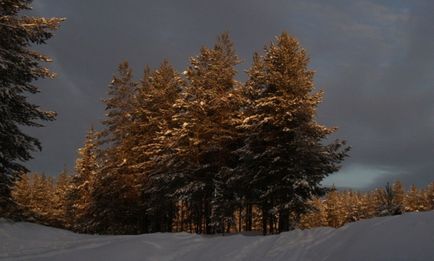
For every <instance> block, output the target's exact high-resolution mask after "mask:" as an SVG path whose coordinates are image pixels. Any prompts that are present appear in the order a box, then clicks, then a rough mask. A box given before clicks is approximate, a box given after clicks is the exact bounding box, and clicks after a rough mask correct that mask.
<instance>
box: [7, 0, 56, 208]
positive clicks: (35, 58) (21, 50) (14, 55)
mask: <svg viewBox="0 0 434 261" xmlns="http://www.w3.org/2000/svg"><path fill="white" fill-rule="evenodd" d="M30 4H31V1H27V0H8V1H4V0H3V1H0V103H1V104H2V106H0V216H2V215H6V211H7V209H6V208H7V207H10V206H12V205H13V204H12V202H11V198H10V186H11V185H12V184H13V182H14V179H15V178H16V177H17V175H18V174H19V173H20V172H23V171H26V168H25V167H24V166H23V165H22V164H21V163H19V162H22V161H27V160H29V159H31V158H32V156H31V152H33V151H35V150H37V149H39V150H40V149H41V144H40V142H39V141H38V140H37V139H36V138H34V137H30V136H28V135H27V134H25V133H24V132H23V131H22V130H21V127H22V126H36V127H40V126H42V125H41V124H40V123H39V121H50V120H53V119H54V116H55V113H53V112H48V111H43V110H41V109H40V108H39V106H37V105H35V104H32V103H30V102H29V101H28V100H27V97H28V95H29V94H34V93H37V92H38V91H39V90H38V87H36V86H35V85H34V84H33V82H34V81H35V80H37V79H41V78H52V77H54V74H53V73H51V72H50V71H49V70H48V69H47V68H44V67H43V66H41V64H40V63H41V62H48V61H50V59H49V58H48V57H47V56H45V55H42V54H40V53H37V52H35V51H33V50H31V49H30V47H31V45H33V44H45V42H46V40H48V39H49V38H51V37H52V32H53V31H55V30H56V29H57V28H58V26H59V24H60V22H61V21H62V20H63V19H60V18H50V19H46V18H43V17H32V16H24V15H21V12H22V11H24V10H30V9H31V7H30Z"/></svg>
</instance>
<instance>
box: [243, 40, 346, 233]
mask: <svg viewBox="0 0 434 261" xmlns="http://www.w3.org/2000/svg"><path fill="white" fill-rule="evenodd" d="M307 64H308V57H307V55H306V52H305V51H304V50H303V49H302V48H301V47H300V45H299V43H298V42H297V40H295V39H294V38H293V37H290V36H289V35H288V34H286V33H283V34H282V35H280V36H279V37H277V38H276V41H275V42H274V43H272V44H271V45H269V46H267V47H266V48H265V54H264V55H263V56H260V55H258V54H255V56H254V59H253V65H252V67H251V68H250V70H249V71H248V74H249V77H250V79H249V80H248V81H247V83H246V89H247V94H246V96H247V97H248V98H249V100H250V104H249V106H248V108H247V109H246V113H245V114H244V120H243V124H242V126H241V127H242V129H243V130H245V131H246V133H248V135H247V137H246V139H245V146H244V147H243V148H242V149H240V150H239V153H240V155H241V157H242V160H243V162H244V163H243V165H242V166H241V167H240V168H239V172H241V173H246V175H245V177H244V182H242V183H243V184H249V185H248V186H249V189H250V190H251V191H256V192H255V195H252V198H251V199H250V201H252V202H257V203H259V204H260V205H261V207H262V208H263V212H264V213H273V212H275V211H277V214H278V215H279V217H280V218H279V230H280V231H285V230H288V229H290V227H292V226H293V225H294V224H292V225H291V224H289V217H290V212H293V213H297V214H298V215H299V214H301V213H303V212H305V211H306V210H307V201H308V200H309V199H312V198H313V197H314V196H316V195H321V194H323V193H324V192H325V189H324V188H322V187H321V186H320V182H321V180H323V178H325V177H326V176H328V175H329V174H331V173H333V172H335V171H337V170H338V169H339V163H340V162H341V161H342V160H343V159H344V157H345V156H346V153H347V150H348V148H347V147H345V143H344V142H341V141H336V142H334V143H331V144H329V145H324V144H323V141H324V139H325V138H326V137H327V136H328V135H329V134H331V133H333V132H334V131H335V129H334V128H328V127H325V126H322V125H320V124H318V123H317V122H316V121H315V113H316V108H317V106H318V104H319V102H320V101H321V97H322V93H321V92H318V93H313V87H314V86H313V75H314V74H313V72H312V71H311V70H309V69H308V68H307ZM296 219H297V218H296ZM294 222H297V220H294Z"/></svg>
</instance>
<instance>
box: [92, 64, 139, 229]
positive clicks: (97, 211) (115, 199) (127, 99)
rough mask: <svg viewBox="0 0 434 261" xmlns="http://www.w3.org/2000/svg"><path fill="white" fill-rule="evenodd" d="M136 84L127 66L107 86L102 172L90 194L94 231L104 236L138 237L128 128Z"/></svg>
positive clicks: (130, 123)
mask: <svg viewBox="0 0 434 261" xmlns="http://www.w3.org/2000/svg"><path fill="white" fill-rule="evenodd" d="M136 91H137V83H136V82H135V81H134V80H133V75H132V70H131V68H130V67H129V65H128V63H127V62H123V63H121V64H120V65H119V71H118V75H115V76H114V77H113V80H112V82H111V84H110V86H109V98H107V99H105V100H104V103H105V104H106V119H105V120H104V121H103V124H104V126H105V128H104V130H103V131H102V132H101V138H100V143H101V148H102V152H101V158H102V163H101V169H100V170H99V171H98V174H97V178H96V180H95V189H94V190H93V193H92V197H93V199H94V202H93V210H92V211H93V212H94V216H93V221H94V222H93V228H92V229H93V230H95V231H96V232H105V233H137V231H136V226H135V224H134V222H133V221H134V220H136V216H137V215H138V213H137V211H139V210H140V201H139V197H140V189H139V187H136V186H135V185H136V177H135V175H133V171H132V170H131V162H130V161H131V160H133V157H131V151H132V145H133V143H132V142H131V138H130V137H131V133H130V131H131V125H132V123H133V120H134V119H133V111H134V110H135V108H134V104H135V103H134V96H135V94H136Z"/></svg>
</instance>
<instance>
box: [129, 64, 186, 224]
mask: <svg viewBox="0 0 434 261" xmlns="http://www.w3.org/2000/svg"><path fill="white" fill-rule="evenodd" d="M183 85H184V82H183V80H182V79H181V77H180V75H179V74H178V73H177V72H176V71H175V69H174V68H173V67H172V65H170V63H169V62H168V61H167V60H165V61H163V63H162V64H161V65H160V67H159V68H157V69H156V70H155V71H152V72H151V71H150V70H149V69H145V73H144V76H143V81H142V83H141V85H140V87H139V88H138V93H137V97H136V101H135V102H136V110H135V113H134V115H133V118H134V123H133V128H132V133H133V135H134V137H133V140H134V143H135V145H134V146H133V150H132V158H133V159H134V160H135V163H136V164H135V165H134V166H133V170H134V172H136V173H137V174H138V184H139V185H140V186H141V190H142V199H141V201H142V203H143V208H144V209H145V212H144V215H145V216H142V217H141V218H142V220H140V221H139V224H141V225H140V226H142V228H141V229H142V230H144V231H164V232H167V231H171V229H172V221H173V219H174V217H175V213H176V207H175V206H176V199H174V198H173V197H171V196H170V195H168V193H169V186H170V179H168V175H167V174H166V168H165V167H164V166H162V165H161V164H159V163H160V162H161V159H162V158H164V157H165V155H166V154H167V153H168V151H170V148H167V147H166V146H165V144H166V141H165V138H166V136H169V135H170V130H171V128H173V121H172V116H173V115H174V113H175V109H174V108H173V105H174V103H175V101H176V100H177V99H178V98H179V93H180V91H181V89H182V86H183Z"/></svg>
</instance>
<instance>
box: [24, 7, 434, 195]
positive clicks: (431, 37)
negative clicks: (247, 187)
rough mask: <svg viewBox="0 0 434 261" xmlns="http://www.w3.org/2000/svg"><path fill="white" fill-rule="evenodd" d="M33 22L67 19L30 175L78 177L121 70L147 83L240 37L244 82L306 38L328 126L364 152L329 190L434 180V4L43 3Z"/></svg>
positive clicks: (43, 100)
mask: <svg viewBox="0 0 434 261" xmlns="http://www.w3.org/2000/svg"><path fill="white" fill-rule="evenodd" d="M33 6H34V10H33V13H34V14H36V15H40V16H48V17H50V16H58V17H66V18H67V21H66V22H64V23H63V24H62V26H61V28H60V30H59V31H58V32H57V33H56V35H55V37H54V38H52V39H51V40H50V41H49V42H48V45H46V46H43V47H41V48H39V50H42V51H43V52H44V53H46V54H49V55H50V56H51V57H52V58H53V59H54V63H53V64H52V65H51V68H52V69H53V70H54V71H56V72H57V73H58V77H57V79H55V80H51V81H47V80H44V81H40V82H39V83H38V84H39V86H40V87H41V90H42V92H41V94H39V95H37V96H36V97H32V100H33V101H35V102H36V103H38V104H40V105H42V107H43V108H48V109H51V110H54V111H56V112H58V118H57V121H55V122H53V123H47V124H46V127H45V128H40V129H31V130H29V131H28V132H29V133H30V134H32V135H34V136H36V137H38V138H40V139H41V141H42V144H43V151H42V152H40V153H35V154H34V157H35V159H34V160H32V161H30V162H29V163H28V166H29V167H30V168H31V169H32V170H35V171H42V172H45V173H47V174H49V175H56V174H57V173H58V172H59V171H60V170H61V169H63V166H64V165H66V166H67V167H68V168H70V169H72V168H73V165H74V161H75V158H76V154H77V149H78V148H79V147H80V146H81V145H82V144H83V140H84V136H85V133H86V131H87V129H88V128H89V127H90V126H91V125H92V124H94V125H95V126H98V123H99V122H100V120H101V119H102V118H103V115H104V111H103V109H104V107H103V105H102V103H101V99H102V98H104V97H105V95H106V92H107V86H108V83H109V82H110V81H111V77H112V75H113V73H114V72H115V71H116V67H117V65H118V64H119V63H120V62H121V61H123V60H128V61H129V62H130V64H131V65H132V67H133V68H134V70H135V75H136V77H137V78H139V77H140V76H141V72H142V70H143V67H144V65H145V64H148V65H150V66H151V67H156V66H158V65H159V63H160V62H161V61H162V60H163V59H164V58H167V59H169V60H170V61H171V62H172V63H173V64H174V65H175V67H176V68H177V69H178V70H179V71H182V70H183V69H184V67H185V66H186V65H187V64H188V58H189V57H190V56H192V55H195V54H197V53H198V50H199V48H200V47H201V46H203V45H208V46H209V45H212V44H213V42H214V40H215V39H216V36H217V35H218V34H219V33H221V32H224V31H228V32H229V33H230V35H231V37H232V39H233V41H234V43H235V47H236V49H237V52H238V55H239V56H240V58H241V59H242V60H243V63H242V64H241V65H240V66H239V76H238V78H239V79H245V78H246V76H245V73H244V72H243V71H244V70H245V69H246V68H248V67H249V66H250V62H251V56H252V53H253V52H254V51H261V50H262V48H263V46H264V45H265V44H267V43H269V42H270V41H271V40H272V39H273V37H274V36H276V35H278V34H280V33H281V32H283V31H286V32H289V33H290V34H292V35H294V36H295V37H297V38H298V39H299V40H300V41H301V44H302V46H303V47H304V48H306V49H307V51H308V53H309V55H310V57H311V63H310V66H311V68H312V69H313V70H315V71H316V76H315V82H316V86H317V88H318V89H322V90H324V91H325V98H324V101H323V103H322V104H321V105H320V108H319V115H318V119H319V122H321V123H323V124H326V125H329V126H337V127H339V131H338V132H337V133H336V135H335V136H334V138H343V139H346V140H347V141H348V143H349V144H350V145H351V146H352V151H351V152H350V155H351V157H350V158H349V159H347V160H346V161H345V162H344V167H343V169H342V170H341V171H340V172H339V173H338V174H334V175H332V177H331V178H329V179H328V180H327V181H326V183H327V184H335V185H336V186H337V187H352V188H356V189H365V188H370V187H374V186H383V185H384V184H385V183H386V182H387V181H393V180H396V179H400V180H401V181H403V182H405V183H406V184H413V183H414V184H416V185H419V186H424V185H426V184H427V183H429V182H431V181H434V16H433V13H434V1H432V0H425V1H424V0H418V1H399V0H390V1H365V0H363V1H362V0H360V1H357V0H355V1H348V0H346V1H323V0H316V1H306V0H300V1H283V0H268V1H265V0H262V1H260V0H245V1H240V0H237V1H233V0H218V1H217V0H215V1H204V0H195V1H179V0H173V1H139V0H135V1H133V0H123V1H115V0H104V1H96V0H68V1H67V0H35V1H34V3H33Z"/></svg>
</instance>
